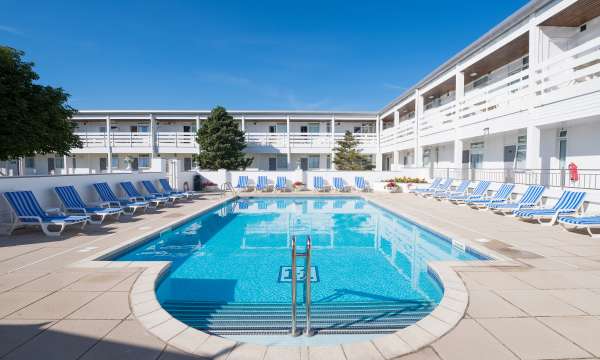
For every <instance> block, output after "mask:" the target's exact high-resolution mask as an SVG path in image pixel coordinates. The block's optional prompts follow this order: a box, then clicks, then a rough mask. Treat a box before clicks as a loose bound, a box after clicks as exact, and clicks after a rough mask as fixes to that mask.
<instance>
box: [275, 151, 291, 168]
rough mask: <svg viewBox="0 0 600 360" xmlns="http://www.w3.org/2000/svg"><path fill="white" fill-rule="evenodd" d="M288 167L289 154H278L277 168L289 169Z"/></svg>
mask: <svg viewBox="0 0 600 360" xmlns="http://www.w3.org/2000/svg"><path fill="white" fill-rule="evenodd" d="M287 168H288V161H287V155H285V154H277V169H287Z"/></svg>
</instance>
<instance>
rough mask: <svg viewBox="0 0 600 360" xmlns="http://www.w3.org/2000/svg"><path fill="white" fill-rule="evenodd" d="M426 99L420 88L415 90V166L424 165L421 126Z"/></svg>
mask: <svg viewBox="0 0 600 360" xmlns="http://www.w3.org/2000/svg"><path fill="white" fill-rule="evenodd" d="M423 108H424V99H423V96H422V95H421V91H420V90H419V89H417V90H415V149H414V152H413V154H414V159H413V163H414V165H415V167H423V156H422V155H421V139H420V132H421V130H420V127H421V120H422V119H423Z"/></svg>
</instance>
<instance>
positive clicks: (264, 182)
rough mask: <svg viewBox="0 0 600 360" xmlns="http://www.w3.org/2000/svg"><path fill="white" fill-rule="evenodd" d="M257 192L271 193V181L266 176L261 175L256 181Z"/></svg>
mask: <svg viewBox="0 0 600 360" xmlns="http://www.w3.org/2000/svg"><path fill="white" fill-rule="evenodd" d="M256 191H263V192H265V191H271V186H270V185H269V179H267V177H266V176H264V175H261V176H259V177H258V179H257V180H256Z"/></svg>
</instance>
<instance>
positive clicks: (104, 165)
mask: <svg viewBox="0 0 600 360" xmlns="http://www.w3.org/2000/svg"><path fill="white" fill-rule="evenodd" d="M107 165H108V160H107V159H106V158H100V171H106V170H107Z"/></svg>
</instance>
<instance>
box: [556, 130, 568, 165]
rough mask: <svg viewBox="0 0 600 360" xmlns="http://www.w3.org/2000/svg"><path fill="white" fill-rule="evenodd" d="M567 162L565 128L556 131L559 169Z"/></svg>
mask: <svg viewBox="0 0 600 360" xmlns="http://www.w3.org/2000/svg"><path fill="white" fill-rule="evenodd" d="M566 163H567V130H560V131H559V132H558V165H559V167H560V168H561V169H564V168H565V165H566Z"/></svg>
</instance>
